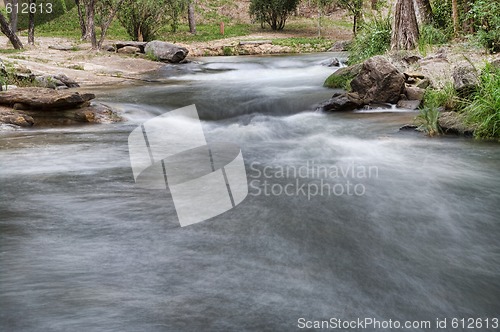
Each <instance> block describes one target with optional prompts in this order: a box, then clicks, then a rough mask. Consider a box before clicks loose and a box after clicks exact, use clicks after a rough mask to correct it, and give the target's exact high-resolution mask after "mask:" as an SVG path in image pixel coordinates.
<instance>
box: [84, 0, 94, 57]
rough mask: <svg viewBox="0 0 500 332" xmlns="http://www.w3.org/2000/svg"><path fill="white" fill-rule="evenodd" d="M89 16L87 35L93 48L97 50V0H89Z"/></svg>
mask: <svg viewBox="0 0 500 332" xmlns="http://www.w3.org/2000/svg"><path fill="white" fill-rule="evenodd" d="M86 16H87V37H88V39H90V43H91V44H92V49H93V50H97V38H96V35H95V21H94V17H95V0H88V3H87V8H86Z"/></svg>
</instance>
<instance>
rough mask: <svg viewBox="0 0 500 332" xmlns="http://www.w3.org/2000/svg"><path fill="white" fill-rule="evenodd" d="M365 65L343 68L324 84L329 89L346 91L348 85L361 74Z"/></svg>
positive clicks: (359, 64)
mask: <svg viewBox="0 0 500 332" xmlns="http://www.w3.org/2000/svg"><path fill="white" fill-rule="evenodd" d="M362 68H363V65H362V64H361V63H358V64H356V65H353V66H349V67H342V68H340V69H338V70H337V71H335V72H334V73H333V74H331V75H330V76H329V77H328V78H327V79H326V80H325V83H324V84H323V85H324V86H325V87H327V88H332V89H345V88H346V84H348V83H349V82H350V81H351V80H352V79H353V78H354V77H356V75H358V74H359V73H360V72H361V69H362Z"/></svg>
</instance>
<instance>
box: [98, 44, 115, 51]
mask: <svg viewBox="0 0 500 332" xmlns="http://www.w3.org/2000/svg"><path fill="white" fill-rule="evenodd" d="M101 49H102V50H103V51H106V52H116V48H115V47H114V46H113V45H110V44H105V45H102V47H101Z"/></svg>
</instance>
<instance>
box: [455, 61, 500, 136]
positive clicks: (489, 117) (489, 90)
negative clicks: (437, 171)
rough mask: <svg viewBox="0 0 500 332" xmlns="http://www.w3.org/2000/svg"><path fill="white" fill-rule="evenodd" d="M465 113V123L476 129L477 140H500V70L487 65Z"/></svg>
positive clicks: (464, 110)
mask: <svg viewBox="0 0 500 332" xmlns="http://www.w3.org/2000/svg"><path fill="white" fill-rule="evenodd" d="M463 113H464V116H465V122H466V123H467V124H469V125H472V126H474V127H475V128H476V130H475V131H474V136H475V137H476V138H493V139H497V140H498V139H500V68H497V67H494V66H492V65H489V64H488V65H486V67H485V68H484V69H483V71H482V72H481V76H480V84H479V87H478V88H477V90H476V92H475V93H474V94H473V95H472V96H471V97H470V103H468V105H467V106H465V107H464V109H463Z"/></svg>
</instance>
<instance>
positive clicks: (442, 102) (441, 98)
mask: <svg viewBox="0 0 500 332" xmlns="http://www.w3.org/2000/svg"><path fill="white" fill-rule="evenodd" d="M462 104H463V101H462V100H461V99H460V98H459V97H458V96H457V91H456V90H455V88H454V87H453V84H452V83H447V84H446V85H445V86H444V87H443V88H442V89H439V90H438V89H432V88H428V89H427V90H426V91H425V95H424V107H427V108H439V107H443V108H444V109H445V110H448V111H452V110H458V109H459V108H460V107H461V106H462Z"/></svg>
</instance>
